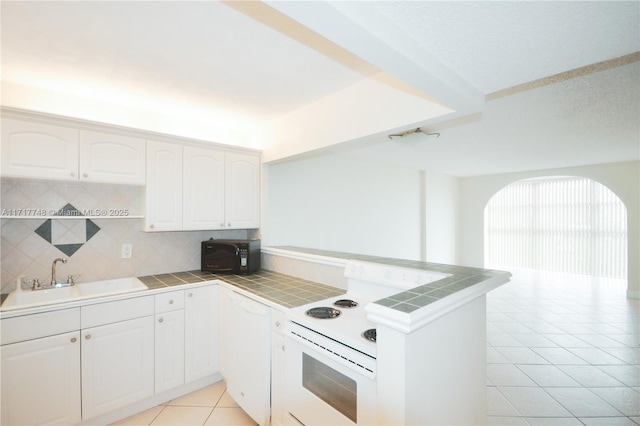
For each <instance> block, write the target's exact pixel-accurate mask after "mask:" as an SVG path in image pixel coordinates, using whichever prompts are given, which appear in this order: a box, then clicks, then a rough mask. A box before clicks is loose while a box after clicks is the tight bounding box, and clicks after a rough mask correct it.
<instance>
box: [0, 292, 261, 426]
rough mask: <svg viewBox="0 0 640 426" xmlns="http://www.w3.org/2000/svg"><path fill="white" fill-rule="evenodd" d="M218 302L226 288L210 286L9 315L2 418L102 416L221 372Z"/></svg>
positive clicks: (34, 420)
mask: <svg viewBox="0 0 640 426" xmlns="http://www.w3.org/2000/svg"><path fill="white" fill-rule="evenodd" d="M218 307H219V303H218V285H217V284H205V285H203V286H202V287H195V288H190V289H187V290H177V291H170V292H165V293H159V294H156V295H155V296H154V295H147V296H137V297H135V296H134V297H130V298H127V299H122V300H117V301H112V302H104V303H93V304H88V305H85V306H82V307H78V308H71V309H63V310H58V311H55V310H53V311H45V312H42V313H37V314H30V315H22V316H15V317H11V318H4V319H2V320H0V329H1V330H2V333H1V334H0V343H1V344H2V346H1V348H0V357H1V362H2V364H1V370H0V373H1V374H0V376H1V384H2V388H1V389H0V394H1V404H2V405H1V410H0V411H1V423H0V424H2V425H3V426H4V425H7V426H9V425H16V426H23V425H41V424H47V425H49V424H51V425H53V424H62V425H71V424H76V423H79V422H81V421H87V420H91V419H96V421H97V422H100V416H102V415H110V414H111V413H113V412H116V411H117V410H119V409H122V408H124V407H127V406H129V405H131V404H134V403H138V402H140V401H143V400H145V399H147V398H150V397H153V396H154V395H159V394H161V393H163V392H166V391H169V390H172V389H176V388H179V387H180V386H183V385H186V384H188V383H191V382H194V381H196V380H198V379H206V378H210V377H213V376H214V375H216V374H217V373H218V372H219V318H218V315H219V309H218ZM256 356H260V357H262V355H257V354H256ZM260 359H263V358H260ZM261 380H262V379H261Z"/></svg>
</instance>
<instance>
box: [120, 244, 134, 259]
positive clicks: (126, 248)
mask: <svg viewBox="0 0 640 426" xmlns="http://www.w3.org/2000/svg"><path fill="white" fill-rule="evenodd" d="M132 253H133V245H132V244H123V245H122V258H123V259H131V254H132Z"/></svg>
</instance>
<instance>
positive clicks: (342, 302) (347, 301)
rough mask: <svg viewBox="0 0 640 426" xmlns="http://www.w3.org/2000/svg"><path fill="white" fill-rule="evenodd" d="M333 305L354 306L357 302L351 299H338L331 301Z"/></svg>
mask: <svg viewBox="0 0 640 426" xmlns="http://www.w3.org/2000/svg"><path fill="white" fill-rule="evenodd" d="M333 304H334V305H335V306H339V307H341V308H355V307H356V306H358V302H356V301H355V300H351V299H340V300H336V301H335V302H333Z"/></svg>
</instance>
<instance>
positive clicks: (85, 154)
mask: <svg viewBox="0 0 640 426" xmlns="http://www.w3.org/2000/svg"><path fill="white" fill-rule="evenodd" d="M145 147H146V145H145V140H144V139H139V138H132V137H127V136H120V135H113V134H109V133H101V132H91V131H87V130H81V131H80V180H84V181H87V182H105V183H119V184H130V185H144V183H145V180H146V174H145V163H146V159H145V157H146V149H145Z"/></svg>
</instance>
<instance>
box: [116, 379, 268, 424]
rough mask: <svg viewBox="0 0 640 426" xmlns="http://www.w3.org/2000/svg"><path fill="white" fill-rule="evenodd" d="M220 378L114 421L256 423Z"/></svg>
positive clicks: (133, 422) (126, 422) (138, 422)
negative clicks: (179, 396)
mask: <svg viewBox="0 0 640 426" xmlns="http://www.w3.org/2000/svg"><path fill="white" fill-rule="evenodd" d="M255 424H256V422H254V421H253V420H252V419H251V417H249V416H248V415H247V414H246V413H245V412H244V411H243V410H242V409H241V408H240V407H238V404H236V402H235V401H234V400H233V399H232V398H231V397H230V396H229V394H228V393H227V392H226V384H225V382H218V383H215V384H213V385H211V386H207V387H205V388H203V389H200V390H198V391H195V392H192V393H190V394H188V395H185V396H183V397H181V398H178V399H174V400H173V401H170V402H168V403H167V404H164V405H159V406H157V407H153V408H150V409H149V410H146V411H143V412H141V413H138V414H136V415H134V416H131V417H128V418H126V419H124V420H121V421H119V422H116V423H114V424H113V425H118V426H125V425H126V426H147V425H153V426H166V425H175V426H196V425H197V426H202V425H207V426H230V425H237V426H249V425H251V426H255Z"/></svg>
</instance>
